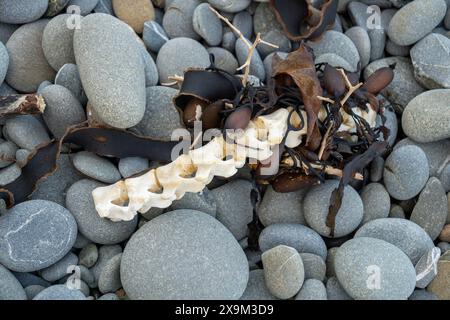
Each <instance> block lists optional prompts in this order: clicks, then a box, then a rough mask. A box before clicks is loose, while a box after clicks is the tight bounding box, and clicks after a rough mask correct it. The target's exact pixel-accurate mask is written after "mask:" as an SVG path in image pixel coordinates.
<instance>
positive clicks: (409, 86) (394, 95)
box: [364, 57, 425, 114]
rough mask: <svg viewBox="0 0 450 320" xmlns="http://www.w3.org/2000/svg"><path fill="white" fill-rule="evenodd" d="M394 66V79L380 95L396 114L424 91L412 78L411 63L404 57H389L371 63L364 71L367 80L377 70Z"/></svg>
mask: <svg viewBox="0 0 450 320" xmlns="http://www.w3.org/2000/svg"><path fill="white" fill-rule="evenodd" d="M392 64H395V69H394V79H393V80H392V82H391V83H390V84H389V85H388V86H387V87H386V88H385V89H383V91H382V94H383V95H384V96H385V97H386V98H387V99H388V100H389V101H390V102H391V103H392V104H393V106H394V108H395V110H396V112H397V113H400V114H401V113H402V112H403V109H404V108H405V107H406V105H407V104H408V103H409V102H410V101H411V100H412V99H413V98H414V97H416V96H417V95H419V94H421V93H422V92H424V91H425V89H424V88H423V87H422V86H421V85H420V84H419V83H417V81H416V79H415V78H414V69H413V66H412V64H411V61H410V60H409V59H408V58H405V57H389V58H384V59H380V60H376V61H373V62H372V63H370V64H369V65H368V66H367V67H366V68H365V69H364V79H367V78H368V77H369V76H370V75H371V74H372V73H374V72H375V71H377V70H378V69H381V68H384V67H387V66H389V65H392Z"/></svg>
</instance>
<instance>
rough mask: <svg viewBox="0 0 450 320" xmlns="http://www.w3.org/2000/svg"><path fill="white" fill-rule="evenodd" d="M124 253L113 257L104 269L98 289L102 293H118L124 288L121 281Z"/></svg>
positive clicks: (99, 279)
mask: <svg viewBox="0 0 450 320" xmlns="http://www.w3.org/2000/svg"><path fill="white" fill-rule="evenodd" d="M121 261H122V253H119V254H118V255H116V256H114V257H112V258H111V259H110V260H109V261H108V263H107V264H106V265H105V267H104V268H103V270H102V272H101V273H100V277H99V278H98V288H99V290H100V292H102V293H108V292H110V293H111V292H116V291H117V290H119V289H120V288H122V282H121V281H120V263H121Z"/></svg>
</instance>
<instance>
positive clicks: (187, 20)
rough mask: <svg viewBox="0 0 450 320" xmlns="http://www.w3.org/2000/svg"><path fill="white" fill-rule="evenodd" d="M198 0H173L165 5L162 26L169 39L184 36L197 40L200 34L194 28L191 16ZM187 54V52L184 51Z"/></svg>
mask: <svg viewBox="0 0 450 320" xmlns="http://www.w3.org/2000/svg"><path fill="white" fill-rule="evenodd" d="M200 3H201V1H199V0H190V1H185V0H174V1H172V2H171V4H170V5H168V6H167V3H166V12H165V14H164V17H163V23H162V26H163V28H164V30H165V31H166V32H167V34H168V35H169V37H170V38H171V39H174V38H179V37H186V38H191V39H194V40H199V39H200V36H199V35H198V33H197V32H195V30H194V25H193V21H192V20H193V16H194V11H195V8H197V6H198V5H199V4H200ZM186 54H188V53H186Z"/></svg>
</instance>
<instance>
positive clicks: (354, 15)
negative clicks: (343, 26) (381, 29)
mask: <svg viewBox="0 0 450 320" xmlns="http://www.w3.org/2000/svg"><path fill="white" fill-rule="evenodd" d="M368 7H369V6H368V5H366V4H364V3H362V2H361V1H352V2H350V3H349V4H348V5H347V12H348V15H349V17H350V19H351V20H352V22H353V24H354V25H356V26H359V27H361V28H364V29H367V28H368V22H369V21H370V17H371V14H370V13H369V11H368V10H367V9H368Z"/></svg>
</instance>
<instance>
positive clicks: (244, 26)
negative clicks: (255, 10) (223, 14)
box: [232, 10, 253, 39]
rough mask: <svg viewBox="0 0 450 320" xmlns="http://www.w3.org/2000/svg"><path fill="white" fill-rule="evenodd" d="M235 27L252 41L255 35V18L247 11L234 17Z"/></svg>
mask: <svg viewBox="0 0 450 320" xmlns="http://www.w3.org/2000/svg"><path fill="white" fill-rule="evenodd" d="M232 22H233V26H235V27H236V28H237V29H238V30H239V31H241V32H242V34H243V35H244V38H246V39H250V38H251V37H252V34H253V17H252V15H251V14H250V13H249V12H248V11H247V10H245V11H241V12H238V13H236V14H235V15H234V17H233V21H232Z"/></svg>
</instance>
